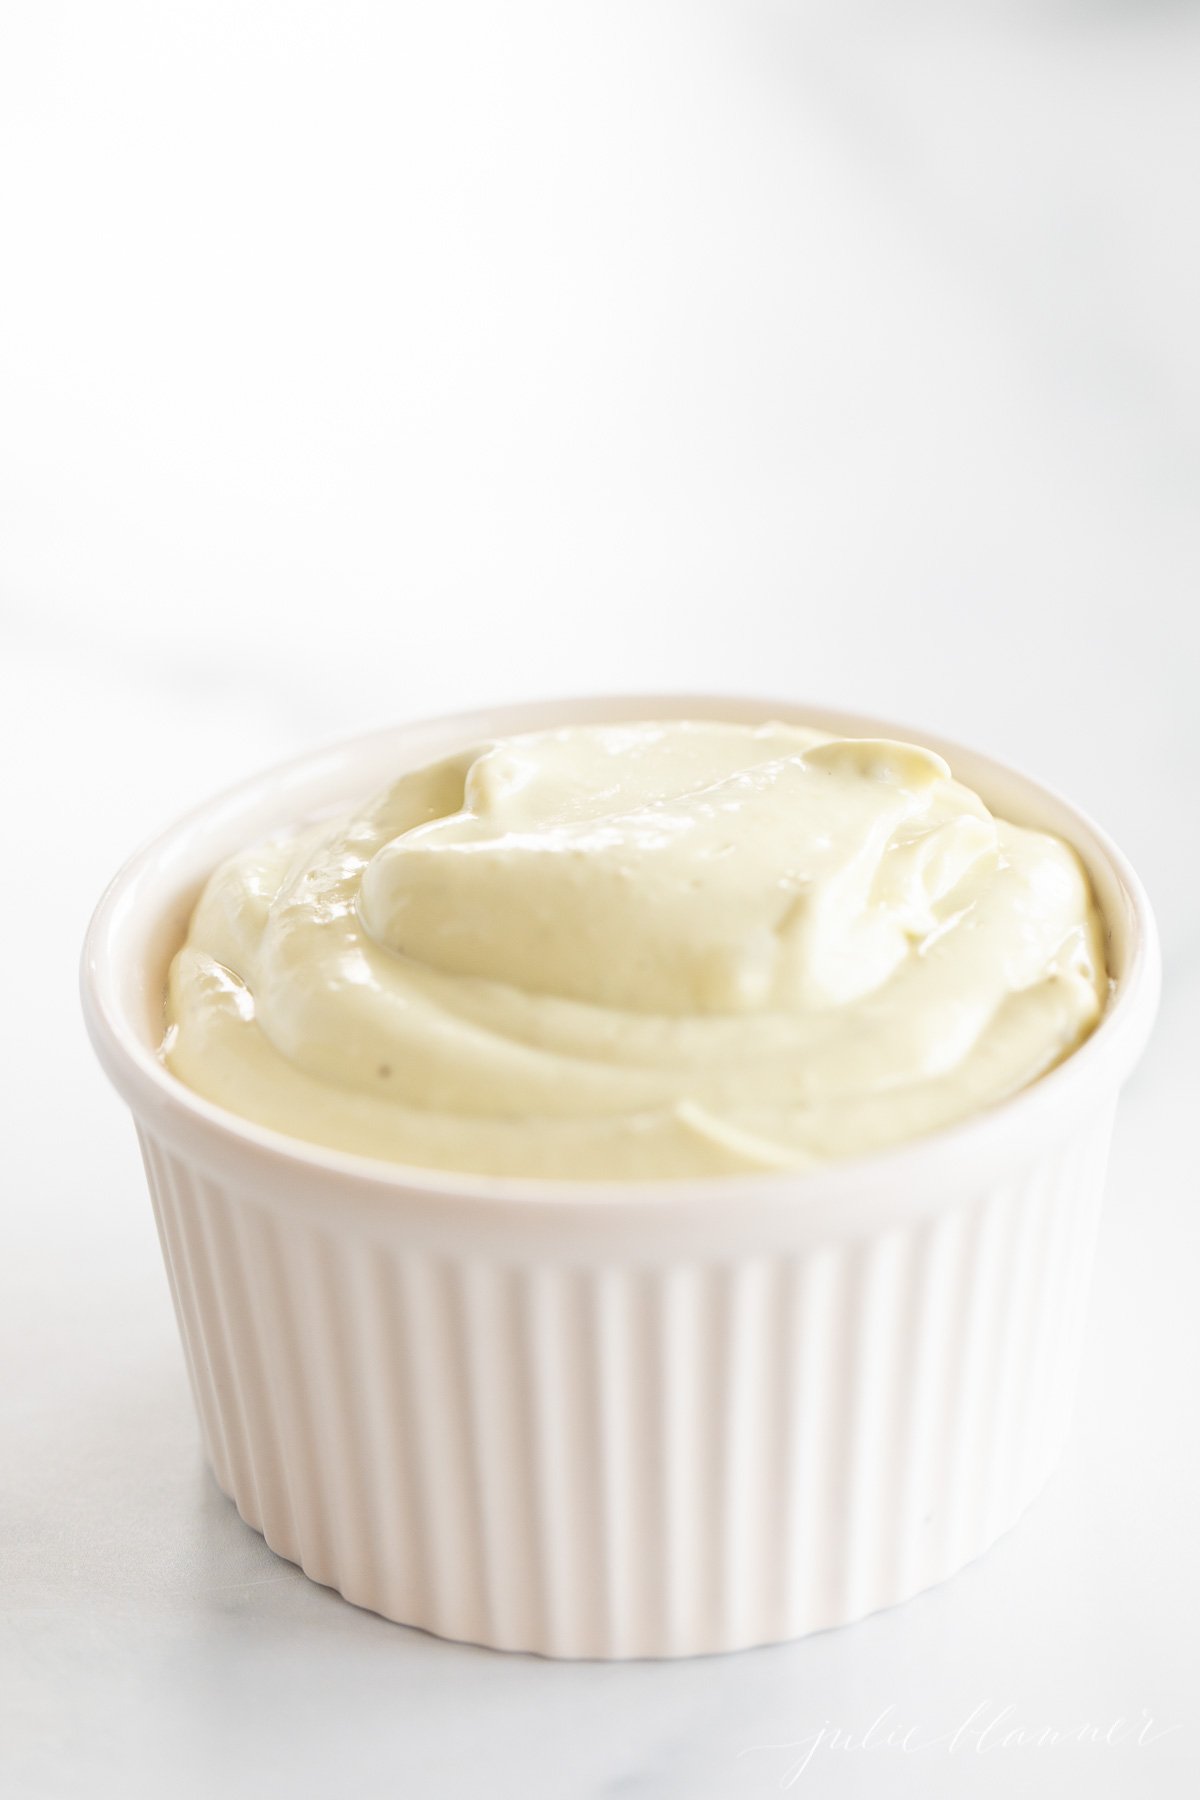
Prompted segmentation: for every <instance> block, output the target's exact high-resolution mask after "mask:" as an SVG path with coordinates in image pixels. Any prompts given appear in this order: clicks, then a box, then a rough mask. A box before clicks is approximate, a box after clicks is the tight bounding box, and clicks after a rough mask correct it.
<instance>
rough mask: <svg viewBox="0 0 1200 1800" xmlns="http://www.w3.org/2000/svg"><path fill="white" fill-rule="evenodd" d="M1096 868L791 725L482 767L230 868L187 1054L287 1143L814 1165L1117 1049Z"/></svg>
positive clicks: (524, 751)
mask: <svg viewBox="0 0 1200 1800" xmlns="http://www.w3.org/2000/svg"><path fill="white" fill-rule="evenodd" d="M1107 992H1108V982H1107V978H1106V972H1105V965H1104V952H1103V943H1102V930H1101V924H1100V920H1099V918H1098V916H1097V912H1096V909H1095V906H1094V903H1093V901H1092V897H1091V893H1090V890H1089V886H1088V882H1087V878H1086V876H1085V874H1084V872H1083V869H1082V867H1081V865H1080V863H1079V860H1078V858H1077V857H1076V855H1075V853H1074V851H1073V850H1071V849H1069V848H1068V846H1067V845H1066V844H1064V843H1061V842H1060V841H1059V840H1058V839H1056V838H1053V837H1049V836H1047V835H1045V834H1043V833H1040V832H1036V831H1030V830H1026V829H1023V828H1021V827H1019V826H1017V825H1011V824H1008V823H1007V822H1006V821H1004V820H1003V819H995V818H993V817H992V815H991V814H990V813H989V812H988V810H987V808H986V807H985V806H984V804H983V802H982V801H981V800H980V799H979V798H978V796H977V795H975V794H974V793H972V792H971V791H970V790H969V789H967V788H965V787H962V786H961V785H960V784H959V783H957V782H956V781H954V780H953V779H952V778H951V775H950V771H949V769H948V768H947V766H946V764H945V763H944V762H943V761H942V760H941V758H940V757H938V756H935V755H934V754H933V753H932V752H930V751H928V750H922V749H919V748H917V747H916V746H915V745H912V744H901V743H891V742H885V741H882V740H878V741H876V740H868V739H841V738H829V737H828V736H826V735H825V734H824V733H821V732H817V731H810V730H802V729H799V728H797V727H795V726H790V725H781V724H776V723H771V724H765V725H761V726H758V727H752V726H748V725H732V724H717V723H709V722H699V721H697V722H679V721H673V722H669V723H655V722H652V723H644V724H634V725H610V726H571V727H567V728H564V729H561V730H556V731H540V732H533V733H529V734H527V735H524V736H519V737H513V738H509V739H506V740H504V741H501V742H496V743H489V744H482V745H476V746H474V747H473V748H471V749H469V750H465V751H463V752H462V753H461V754H460V755H457V756H452V757H449V758H447V759H446V760H444V761H442V762H438V763H435V764H433V765H432V766H430V767H427V768H423V769H418V770H416V771H414V772H412V773H409V774H406V775H402V776H401V777H400V779H399V780H398V781H396V782H395V783H394V784H393V785H392V786H391V787H389V788H388V789H387V790H386V791H385V792H384V793H382V794H380V795H378V796H377V797H376V798H374V799H373V800H370V801H368V802H366V803H365V804H364V805H362V806H361V807H359V808H357V809H356V810H354V811H353V812H352V813H350V814H349V815H348V816H343V817H340V818H337V819H335V820H332V821H331V820H322V821H320V822H319V823H315V824H309V825H307V826H305V827H304V828H303V829H300V830H297V831H293V832H290V833H287V834H284V835H281V836H277V837H275V838H272V839H271V840H270V841H269V842H267V843H265V844H258V845H255V846H254V847H253V848H251V849H248V850H246V851H245V852H243V853H242V854H240V855H238V856H235V857H233V858H231V859H230V860H229V861H228V862H226V863H224V864H222V866H221V867H220V868H219V869H217V870H216V872H215V874H214V875H213V876H212V878H211V879H210V881H209V883H208V885H207V887H206V888H205V890H204V892H203V894H202V896H201V898H200V901H199V904H198V905H197V907H196V910H195V913H194V914H193V917H192V920H191V925H190V928H189V931H188V936H187V941H186V943H185V944H184V946H183V948H182V949H181V950H180V951H179V953H178V955H177V956H176V957H175V960H174V962H173V963H172V966H171V973H170V982H169V988H168V994H167V1022H168V1029H167V1034H166V1038H165V1040H164V1043H163V1055H164V1057H165V1059H166V1061H167V1063H168V1065H169V1066H170V1068H171V1069H172V1070H173V1071H174V1072H175V1073H176V1075H178V1076H179V1077H180V1079H181V1080H183V1081H184V1082H186V1083H187V1084H188V1085H189V1086H190V1087H192V1088H194V1089H196V1090H197V1091H198V1092H199V1093H201V1094H204V1095H206V1096H207V1097H208V1098H209V1099H211V1100H214V1101H217V1102H219V1103H220V1104H221V1105H223V1106H226V1107H228V1108H229V1109H230V1110H231V1111H233V1112H236V1113H240V1114H242V1115H244V1116H245V1117H247V1118H250V1119H254V1120H257V1121H259V1122H260V1123H261V1124H264V1125H269V1126H273V1127H275V1128H276V1129H277V1130H280V1131H284V1132H288V1133H291V1134H292V1135H293V1136H295V1137H300V1138H306V1139H309V1140H312V1141H314V1142H316V1143H321V1144H327V1145H331V1146H334V1147H337V1148H341V1149H344V1150H352V1151H358V1152H360V1153H362V1154H365V1155H370V1156H381V1157H387V1158H391V1159H396V1160H400V1161H403V1162H408V1163H415V1164H421V1165H426V1166H435V1167H441V1168H449V1169H462V1170H476V1171H485V1172H490V1173H494V1174H520V1175H552V1176H568V1177H571V1176H574V1177H604V1176H619V1177H637V1176H678V1175H693V1174H709V1173H720V1172H725V1171H731V1170H739V1169H763V1168H787V1167H798V1166H803V1165H805V1164H808V1163H810V1162H813V1161H820V1160H823V1159H827V1158H834V1157H845V1156H850V1155H854V1154H856V1153H859V1152H865V1151H870V1150H874V1149H877V1148H879V1147H880V1146H882V1145H886V1144H890V1143H893V1142H895V1141H897V1140H900V1139H903V1138H909V1137H912V1136H914V1135H916V1134H918V1133H920V1132H925V1131H928V1130H930V1129H931V1128H933V1127H934V1126H937V1125H943V1124H946V1123H947V1122H949V1121H951V1120H954V1119H959V1118H962V1117H963V1116H964V1115H966V1114H969V1113H971V1112H974V1111H977V1110H978V1109H979V1108H981V1107H984V1106H987V1105H989V1104H991V1103H992V1102H994V1101H997V1100H999V1099H1001V1098H1003V1096H1005V1095H1006V1094H1010V1093H1012V1092H1013V1091H1014V1090H1015V1089H1017V1088H1020V1087H1022V1086H1024V1085H1025V1084H1026V1083H1028V1082H1030V1081H1033V1080H1034V1079H1035V1078H1036V1077H1037V1076H1038V1075H1040V1074H1042V1073H1043V1072H1044V1071H1045V1070H1047V1069H1049V1068H1050V1067H1051V1066H1052V1065H1053V1064H1054V1063H1056V1062H1058V1061H1059V1060H1060V1059H1061V1058H1062V1057H1063V1056H1064V1055H1066V1054H1067V1053H1068V1052H1069V1051H1071V1050H1072V1049H1074V1048H1075V1047H1076V1045H1078V1044H1079V1043H1080V1042H1081V1041H1082V1040H1083V1039H1084V1038H1085V1037H1086V1036H1087V1035H1088V1033H1089V1032H1090V1031H1091V1030H1092V1028H1093V1026H1094V1025H1095V1023H1096V1021H1097V1019H1098V1018H1099V1016H1100V1012H1101V1009H1102V1007H1103V1005H1104V1003H1105V999H1106V996H1107Z"/></svg>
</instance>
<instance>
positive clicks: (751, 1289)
mask: <svg viewBox="0 0 1200 1800" xmlns="http://www.w3.org/2000/svg"><path fill="white" fill-rule="evenodd" d="M1108 1122H1109V1121H1108V1115H1107V1113H1106V1114H1104V1115H1102V1116H1099V1117H1097V1118H1095V1119H1093V1120H1091V1121H1089V1122H1088V1125H1087V1127H1086V1129H1084V1130H1083V1131H1081V1132H1079V1133H1077V1134H1076V1136H1075V1137H1074V1138H1073V1139H1072V1140H1071V1141H1070V1142H1069V1143H1067V1144H1066V1145H1064V1146H1062V1147H1061V1149H1059V1150H1058V1151H1057V1152H1056V1153H1055V1154H1054V1155H1052V1156H1050V1157H1046V1158H1043V1159H1042V1160H1040V1161H1038V1162H1037V1163H1035V1164H1034V1165H1033V1166H1032V1167H1030V1168H1029V1169H1028V1170H1026V1171H1025V1173H1024V1174H1023V1175H1022V1176H1021V1177H1020V1178H1019V1179H1015V1180H1009V1181H1006V1182H1003V1183H1001V1184H999V1185H995V1186H987V1185H983V1186H981V1187H980V1189H979V1191H978V1192H977V1193H975V1194H973V1195H970V1196H968V1197H966V1198H964V1199H963V1200H962V1201H961V1202H960V1203H958V1204H956V1205H953V1206H951V1207H949V1208H944V1209H942V1210H940V1211H938V1212H937V1213H935V1214H934V1215H933V1216H931V1217H925V1218H920V1219H917V1220H915V1221H913V1222H911V1223H910V1224H908V1225H906V1226H896V1227H894V1228H893V1229H891V1230H888V1231H884V1232H880V1233H868V1234H866V1235H863V1236H860V1237H851V1238H849V1239H847V1240H845V1241H841V1242H837V1241H834V1242H827V1243H824V1244H817V1245H815V1246H811V1247H810V1248H808V1249H806V1250H805V1251H803V1252H800V1253H797V1254H794V1255H780V1254H778V1253H772V1254H765V1255H754V1254H750V1255H747V1254H745V1253H744V1251H738V1250H737V1249H736V1247H734V1246H731V1250H730V1254H729V1255H727V1256H722V1255H721V1254H720V1253H719V1251H718V1250H717V1248H716V1247H715V1246H713V1245H712V1244H711V1243H710V1244H709V1245H708V1247H707V1252H706V1254H705V1255H704V1256H703V1257H702V1258H696V1259H689V1258H688V1257H687V1256H686V1255H685V1254H679V1255H677V1256H676V1257H675V1258H664V1257H662V1256H654V1257H650V1258H647V1259H639V1258H638V1256H637V1254H636V1248H631V1246H630V1245H629V1244H628V1243H627V1242H626V1243H623V1244H622V1246H621V1249H620V1251H619V1252H614V1254H613V1255H612V1256H611V1257H610V1258H609V1259H607V1260H598V1259H597V1258H596V1257H595V1255H594V1252H593V1251H592V1249H591V1247H590V1246H589V1247H588V1249H587V1253H586V1255H572V1247H571V1243H570V1240H569V1236H568V1237H566V1238H562V1239H560V1240H559V1241H557V1242H555V1243H554V1244H552V1245H551V1246H550V1248H549V1250H548V1249H547V1244H546V1241H545V1239H544V1237H543V1236H542V1235H541V1234H537V1233H532V1234H530V1235H529V1237H528V1239H526V1240H523V1239H522V1237H521V1235H520V1234H519V1233H518V1234H516V1235H515V1236H514V1237H513V1239H512V1240H511V1241H510V1242H509V1244H508V1246H507V1249H506V1252H505V1253H504V1254H502V1255H496V1254H495V1253H489V1254H487V1255H481V1254H480V1253H479V1252H478V1249H477V1248H475V1249H474V1250H473V1249H472V1245H471V1244H469V1243H468V1244H466V1245H464V1246H463V1250H462V1252H461V1253H460V1254H455V1253H454V1252H453V1250H452V1249H451V1248H450V1247H449V1246H447V1245H441V1246H437V1245H435V1246H433V1247H430V1246H429V1245H428V1244H424V1245H422V1244H418V1245H417V1246H415V1247H414V1246H411V1245H409V1244H408V1243H407V1242H406V1236H405V1232H404V1229H403V1226H402V1225H401V1224H399V1223H396V1222H389V1221H388V1220H386V1218H385V1219H382V1220H378V1221H375V1222H374V1224H372V1222H371V1221H369V1220H362V1219H352V1220H351V1221H349V1222H347V1221H346V1220H340V1221H337V1222H336V1225H332V1224H331V1225H330V1226H327V1227H325V1228H322V1226H321V1225H319V1224H317V1223H315V1222H312V1221H309V1220H298V1219H296V1218H293V1217H290V1216H289V1215H288V1211H287V1208H286V1205H285V1206H283V1207H280V1205H279V1204H278V1203H277V1202H276V1203H273V1204H266V1203H264V1202H263V1201H262V1200H261V1199H258V1198H256V1197H255V1196H254V1195H253V1194H252V1193H247V1192H239V1191H237V1190H236V1189H233V1188H231V1187H229V1186H228V1185H226V1184H222V1183H219V1182H217V1181H214V1180H212V1179H208V1178H206V1177H204V1176H201V1175H197V1174H196V1173H194V1172H193V1170H192V1169H191V1168H190V1167H189V1165H188V1163H187V1162H186V1161H184V1160H181V1159H180V1158H179V1157H177V1156H176V1155H174V1154H172V1153H171V1151H169V1150H168V1149H166V1148H165V1147H164V1145H163V1144H162V1143H161V1142H156V1141H155V1140H154V1138H152V1137H151V1136H150V1134H149V1133H147V1132H145V1131H144V1130H143V1132H142V1143H143V1150H144V1154H145V1160H146V1167H147V1171H148V1175H149V1179H150V1187H151V1191H152V1194H153V1197H154V1205H155V1211H156V1215H157V1218H158V1223H159V1228H160V1232H161V1237H162V1246H163V1254H164V1259H165V1261H166V1266H167V1270H168V1274H169V1277H170V1282H171V1289H172V1294H173V1296H174V1300H175V1305H176V1309H177V1313H178V1318H179V1325H180V1331H181V1334H182V1338H183V1343H184V1347H185V1351H186V1356H187V1362H188V1368H189V1372H190V1375H191V1380H192V1385H193V1389H194V1392H195V1398H196V1405H197V1410H198V1413H199V1417H200V1421H201V1427H202V1430H203V1436H204V1443H205V1447H206V1451H207V1454H208V1457H209V1459H210V1461H211V1463H212V1467H213V1471H214V1473H215V1475H216V1479H217V1481H218V1483H219V1484H220V1486H221V1487H222V1488H223V1490H224V1491H225V1492H226V1493H227V1494H228V1495H230V1496H231V1497H232V1499H233V1500H234V1501H235V1502H236V1504H237V1506H238V1509H239V1511H240V1512H241V1514H242V1516H243V1518H245V1519H246V1520H247V1521H248V1522H249V1523H250V1524H251V1525H253V1526H255V1527H256V1528H257V1529H258V1530H260V1531H261V1532H262V1533H263V1534H264V1536H265V1538H266V1540H267V1542H268V1543H269V1544H270V1546H271V1547H272V1549H274V1550H276V1551H277V1552H278V1553H279V1554H280V1555H281V1556H285V1557H288V1558H290V1559H291V1560H292V1561H294V1562H297V1563H299V1564H300V1566H301V1567H302V1568H303V1569H304V1570H305V1571H306V1572H307V1573H308V1574H309V1575H311V1576H312V1577H313V1578H314V1579H315V1580H317V1581H320V1582H324V1583H326V1584H328V1585H329V1586H331V1587H335V1588H337V1589H338V1590H339V1591H340V1592H341V1593H343V1594H344V1595H345V1596H346V1598H347V1599H349V1600H352V1601H354V1602H356V1603H357V1604H358V1605H360V1606H366V1607H370V1608H371V1609H372V1610H374V1611H376V1612H380V1613H383V1614H384V1615H385V1616H387V1617H388V1618H391V1619H396V1620H399V1621H401V1622H402V1623H405V1624H410V1625H418V1626H422V1627H425V1628H426V1629H428V1630H430V1631H435V1632H438V1633H440V1634H442V1635H444V1636H447V1637H453V1638H465V1639H468V1640H470V1641H472V1642H476V1643H483V1644H490V1645H495V1646H498V1647H501V1648H505V1649H519V1650H535V1651H540V1652H542V1653H544V1654H546V1655H551V1656H573V1657H587V1656H592V1657H624V1656H673V1655H686V1654H692V1653H697V1652H703V1651H713V1650H725V1649H733V1648H737V1647H740V1646H744V1645H750V1644H758V1643H765V1642H772V1641H775V1640H778V1639H783V1638H789V1637H796V1636H799V1635H801V1634H803V1633H805V1632H810V1631H815V1630H818V1629H820V1628H822V1627H824V1626H829V1625H837V1624H841V1623H844V1622H846V1621H849V1620H851V1619H855V1618H858V1617H860V1616H861V1615H863V1614H864V1613H868V1612H871V1611H874V1610H875V1609H876V1608H878V1607H882V1606H888V1605H890V1604H892V1603H893V1602H895V1601H898V1600H902V1599H905V1598H906V1597H908V1596H909V1595H911V1594H914V1593H917V1592H918V1591H920V1590H921V1589H922V1588H925V1587H927V1586H929V1585H930V1584H931V1583H933V1582H936V1581H939V1580H941V1579H942V1578H943V1577H945V1576H947V1575H949V1574H951V1573H952V1572H953V1571H954V1570H956V1569H957V1568H959V1567H961V1565H962V1564H963V1563H964V1562H966V1561H968V1560H969V1559H970V1558H971V1557H973V1556H975V1555H977V1554H978V1553H979V1552H980V1551H982V1550H983V1549H985V1548H986V1547H987V1545H989V1544H990V1543H991V1542H992V1541H993V1540H994V1539H995V1538H996V1537H997V1536H998V1535H999V1534H1000V1533H1001V1532H1003V1531H1004V1530H1005V1529H1006V1528H1007V1527H1008V1526H1009V1525H1011V1524H1012V1523H1013V1522H1014V1521H1015V1520H1016V1518H1017V1517H1018V1515H1019V1514H1020V1513H1021V1511H1022V1510H1023V1509H1024V1507H1025V1506H1026V1505H1027V1504H1028V1502H1029V1501H1030V1500H1031V1499H1032V1498H1033V1496H1034V1495H1035V1494H1036V1493H1037V1491H1038V1489H1039V1488H1040V1487H1041V1485H1042V1483H1043V1482H1044V1481H1045V1479H1046V1476H1047V1475H1048V1473H1049V1472H1050V1469H1051V1468H1052V1466H1053V1463H1054V1461H1055V1458H1056V1457H1057V1455H1058V1452H1059V1449H1060V1447H1061V1444H1062V1440H1063V1436H1064V1433H1065V1430H1066V1425H1067V1420H1068V1417H1069V1410H1070V1402H1071V1395H1072V1391H1073V1387H1074V1382H1075V1374H1076V1367H1077V1361H1078V1351H1079V1342H1080V1334H1081V1330H1082V1323H1083V1313H1084V1302H1085V1295H1086V1288H1087V1275H1088V1270H1089V1267H1090V1262H1091V1256H1092V1250H1093V1244H1094V1239H1095V1232H1096V1222H1097V1214H1098V1206H1099V1200H1100V1194H1101V1188H1102V1183H1103V1170H1104V1160H1105V1151H1106V1145H1107V1137H1108Z"/></svg>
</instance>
